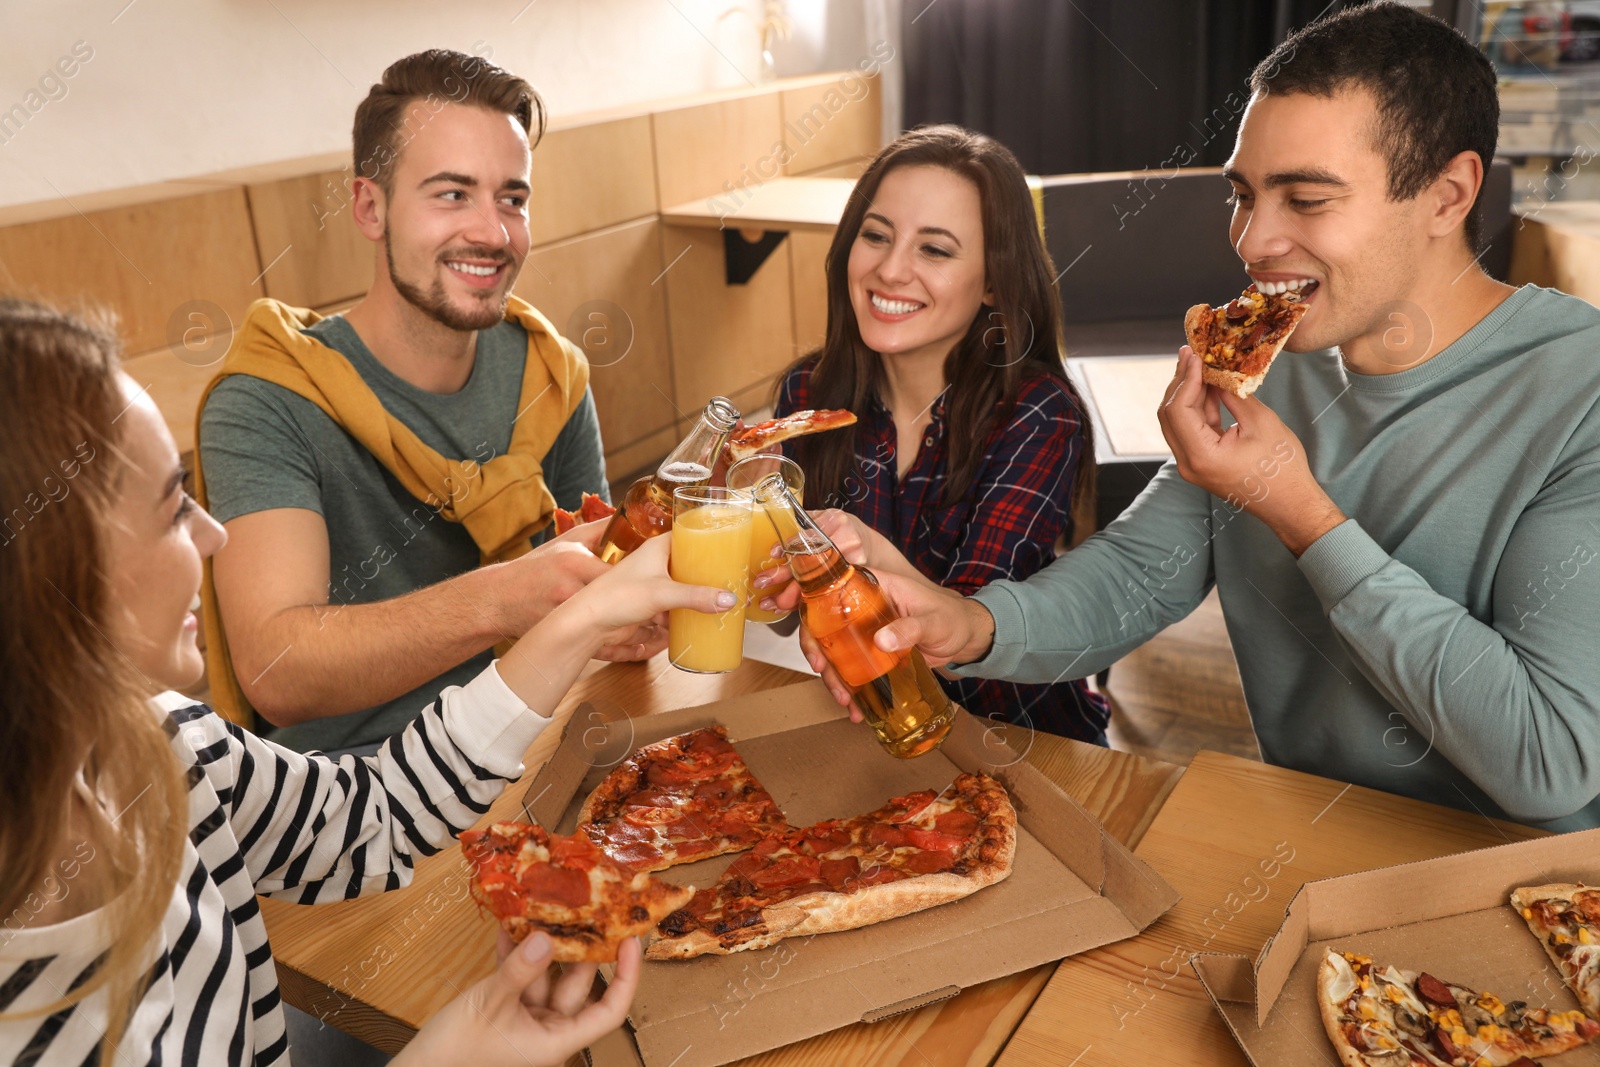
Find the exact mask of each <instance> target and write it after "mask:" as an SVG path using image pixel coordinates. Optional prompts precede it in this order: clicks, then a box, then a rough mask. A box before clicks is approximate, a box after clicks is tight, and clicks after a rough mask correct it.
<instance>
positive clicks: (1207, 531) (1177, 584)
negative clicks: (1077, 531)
mask: <svg viewBox="0 0 1600 1067" xmlns="http://www.w3.org/2000/svg"><path fill="white" fill-rule="evenodd" d="M1213 503H1215V505H1216V507H1217V508H1218V509H1222V508H1224V507H1226V505H1224V504H1222V503H1221V502H1217V501H1214V499H1213V498H1212V497H1211V496H1210V495H1209V494H1207V493H1206V492H1205V491H1204V490H1202V489H1198V488H1196V487H1195V486H1193V485H1190V484H1188V483H1187V482H1185V481H1183V480H1182V479H1181V478H1180V477H1179V476H1178V474H1177V471H1176V469H1174V468H1173V467H1172V465H1171V464H1168V465H1167V466H1166V467H1164V468H1163V469H1162V470H1161V472H1160V473H1159V474H1157V476H1156V478H1155V480H1154V481H1152V482H1151V484H1150V486H1149V487H1148V488H1147V489H1146V490H1145V491H1144V493H1143V494H1141V495H1140V496H1139V498H1138V499H1137V500H1136V501H1135V502H1134V503H1133V505H1132V506H1130V508H1129V509H1128V512H1127V513H1125V514H1124V515H1123V516H1122V517H1121V518H1119V519H1117V521H1116V522H1113V523H1112V524H1111V525H1110V526H1108V527H1107V528H1106V529H1105V530H1103V531H1101V532H1100V533H1098V534H1095V535H1094V536H1093V537H1091V538H1090V539H1089V540H1088V541H1085V542H1084V543H1083V544H1081V545H1079V546H1078V547H1077V548H1075V549H1073V550H1072V551H1070V552H1068V553H1067V554H1066V555H1064V556H1062V557H1061V558H1060V559H1058V560H1056V561H1055V562H1054V563H1052V564H1050V565H1049V566H1047V567H1045V568H1044V569H1043V570H1041V571H1039V572H1038V573H1036V574H1034V575H1032V576H1031V577H1029V578H1028V579H1027V580H1026V581H1021V582H1011V581H1001V582H994V583H991V584H990V585H988V586H985V587H984V588H983V589H981V590H979V591H978V593H977V594H976V595H975V597H974V600H975V601H976V602H977V605H981V607H982V608H984V609H987V613H988V614H989V615H990V618H989V619H988V620H982V619H978V618H977V616H973V619H974V622H975V623H976V624H980V625H987V626H989V627H992V636H990V635H988V634H984V633H983V632H982V631H981V630H978V631H975V632H974V640H973V642H972V643H971V644H970V645H969V647H968V648H967V649H965V650H963V655H961V656H958V657H957V658H956V660H955V661H954V664H953V665H952V669H954V670H956V671H957V673H959V674H961V675H963V676H966V677H974V678H1000V679H1004V680H1007V681H1012V682H1021V683H1052V682H1058V681H1063V680H1066V679H1069V678H1082V677H1084V676H1086V675H1089V674H1093V673H1095V672H1097V671H1099V670H1101V669H1103V668H1104V667H1106V666H1109V665H1110V664H1112V663H1115V662H1116V661H1117V660H1118V659H1120V658H1122V657H1123V656H1124V655H1126V654H1127V653H1128V652H1129V651H1131V650H1132V649H1134V648H1137V647H1138V646H1139V645H1141V644H1143V643H1144V642H1145V641H1146V640H1148V639H1149V638H1150V637H1151V636H1153V635H1154V634H1156V633H1157V632H1159V631H1160V630H1161V629H1163V628H1164V627H1166V626H1168V625H1170V624H1171V623H1173V622H1176V621H1177V620H1178V619H1181V618H1183V617H1184V616H1185V615H1187V614H1188V613H1189V612H1190V611H1193V610H1194V608H1195V606H1196V605H1198V604H1199V603H1200V601H1201V600H1202V599H1204V597H1205V595H1206V592H1207V591H1208V590H1209V589H1210V586H1211V531H1212V529H1213V525H1212V524H1213V521H1214V520H1213V516H1212V514H1211V512H1210V510H1209V508H1210V505H1211V504H1213ZM986 637H987V638H988V640H987V643H986V642H985V640H984V638H986ZM991 646H992V647H991ZM968 656H970V657H971V658H970V659H969V658H967V657H968ZM980 657H981V658H980ZM974 660H975V661H976V662H974Z"/></svg>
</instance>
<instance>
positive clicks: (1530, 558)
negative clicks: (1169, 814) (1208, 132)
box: [780, 2, 1600, 829]
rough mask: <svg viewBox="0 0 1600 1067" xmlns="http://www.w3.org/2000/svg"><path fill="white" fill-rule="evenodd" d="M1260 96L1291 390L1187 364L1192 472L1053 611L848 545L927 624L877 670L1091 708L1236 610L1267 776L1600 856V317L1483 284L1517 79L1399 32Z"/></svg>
mask: <svg viewBox="0 0 1600 1067" xmlns="http://www.w3.org/2000/svg"><path fill="white" fill-rule="evenodd" d="M1251 89H1252V96H1251V99H1250V103H1249V106H1248V107H1247V109H1246V110H1245V112H1244V115H1243V119H1242V122H1241V125H1240V128H1239V134H1238V140H1237V143H1236V145H1235V147H1234V151H1233V155H1232V157H1231V158H1230V159H1229V160H1228V164H1227V166H1226V167H1225V168H1224V170H1223V174H1224V176H1225V178H1226V179H1227V181H1228V183H1229V185H1230V186H1231V187H1232V191H1233V204H1234V210H1233V219H1232V223H1231V227H1230V231H1229V233H1230V237H1231V239H1232V242H1233V245H1234V248H1235V250H1236V251H1237V252H1238V255H1239V258H1240V260H1241V262H1242V264H1243V267H1244V270H1245V273H1246V274H1248V276H1249V278H1250V280H1251V281H1252V282H1253V283H1254V285H1255V287H1256V289H1257V290H1258V291H1260V292H1263V293H1269V294H1281V293H1284V292H1287V291H1289V290H1291V289H1292V290H1297V291H1298V292H1299V293H1300V294H1301V296H1302V301H1301V302H1302V303H1303V304H1304V306H1305V308H1306V310H1305V313H1304V317H1303V318H1302V319H1301V320H1300V322H1299V324H1298V325H1297V326H1296V328H1295V330H1294V333H1293V334H1292V335H1291V336H1290V338H1289V340H1288V343H1287V346H1286V351H1285V352H1284V354H1283V355H1282V356H1281V357H1279V359H1278V362H1277V365H1276V366H1275V368H1274V370H1273V372H1272V375H1271V376H1270V377H1268V378H1267V380H1266V381H1265V382H1264V384H1262V386H1261V388H1260V390H1259V392H1257V393H1256V394H1255V395H1254V396H1251V397H1249V398H1247V399H1241V398H1239V397H1236V396H1233V395H1230V394H1228V393H1224V392H1222V391H1220V390H1217V389H1215V388H1213V387H1210V386H1207V385H1206V384H1205V382H1204V381H1203V378H1202V375H1203V367H1204V364H1203V363H1202V361H1201V359H1200V358H1199V357H1198V356H1197V355H1196V354H1195V353H1194V352H1193V351H1192V350H1191V349H1190V348H1189V347H1188V346H1185V347H1184V348H1183V350H1182V352H1181V354H1180V357H1179V361H1178V367H1177V374H1176V375H1175V377H1174V379H1173V381H1172V384H1171V386H1170V387H1169V388H1168V390H1167V393H1166V396H1165V398H1164V399H1163V402H1162V404H1161V408H1160V420H1161V425H1162V429H1163V431H1164V433H1165V435H1166V439H1167V441H1168V443H1169V444H1170V446H1171V448H1172V453H1173V461H1172V462H1169V463H1168V464H1167V465H1166V466H1165V467H1164V468H1163V469H1162V470H1161V471H1160V472H1159V473H1158V474H1157V475H1156V477H1155V478H1154V479H1153V480H1152V481H1151V483H1150V485H1149V486H1148V487H1147V488H1146V489H1145V491H1144V493H1143V494H1142V495H1141V496H1140V497H1139V499H1138V500H1137V501H1136V502H1135V503H1134V504H1133V505H1132V506H1131V507H1130V508H1129V509H1128V510H1127V511H1126V512H1125V513H1124V514H1123V515H1122V517H1121V518H1119V519H1118V520H1117V521H1115V522H1114V523H1112V524H1110V526H1109V527H1108V528H1107V529H1105V530H1102V531H1100V532H1099V533H1097V534H1096V535H1095V536H1093V537H1091V538H1090V539H1089V540H1088V541H1086V542H1085V543H1084V544H1082V545H1080V546H1079V547H1077V548H1075V549H1074V550H1073V551H1072V552H1070V553H1068V554H1066V555H1065V556H1062V557H1061V558H1059V559H1057V560H1056V561H1055V562H1053V563H1052V564H1051V565H1050V566H1048V567H1047V568H1045V569H1044V570H1043V571H1041V572H1039V573H1038V574H1036V575H1035V576H1033V577H1032V578H1030V579H1029V580H1027V581H1022V582H1012V581H997V582H994V583H992V584H990V585H988V586H986V587H985V588H984V589H982V590H981V591H979V592H978V593H977V594H976V595H974V596H973V597H971V598H964V597H960V596H957V595H955V594H953V593H950V592H948V591H945V590H942V589H939V588H937V587H934V586H933V585H932V584H931V583H929V582H927V581H925V580H922V579H921V578H920V577H919V576H918V575H917V574H916V572H915V571H914V570H913V569H912V568H910V567H909V565H907V564H905V562H904V560H903V559H900V558H899V557H898V556H897V554H896V553H895V552H894V550H893V549H892V547H890V546H889V545H888V543H887V542H886V541H884V540H883V539H882V538H877V537H875V536H873V535H871V534H870V532H869V531H866V530H864V529H863V528H860V527H856V528H855V529H854V531H853V532H854V533H855V535H856V536H854V537H850V536H847V535H848V534H850V533H851V532H852V531H850V530H844V529H842V528H841V527H842V525H843V524H845V523H847V522H848V521H849V520H847V519H844V518H840V517H832V522H831V523H830V524H828V532H829V534H830V535H836V536H835V540H836V541H839V542H841V547H842V548H843V549H844V550H845V551H846V553H847V554H850V555H852V556H853V557H854V561H857V562H861V563H864V564H866V565H867V566H870V567H871V568H872V569H873V570H874V572H875V573H876V574H877V575H878V577H879V579H880V581H881V582H882V584H883V587H884V589H885V590H886V591H887V592H888V593H889V595H890V597H891V598H892V599H893V600H894V602H895V604H896V607H897V608H898V609H899V611H900V613H901V615H902V616H903V617H902V618H901V619H900V620H899V621H897V622H895V623H894V624H892V625H890V626H889V627H886V628H884V629H883V630H881V631H879V633H878V634H877V636H876V641H877V643H878V644H879V646H880V647H882V648H884V649H886V650H891V651H892V650H898V649H902V648H905V647H907V646H909V645H917V646H919V647H920V648H921V649H922V650H923V652H924V654H925V655H926V656H927V658H928V660H929V661H930V663H934V664H945V665H947V666H948V668H949V669H951V670H953V671H954V672H955V673H956V674H958V675H961V676H976V677H982V678H1000V679H1009V680H1011V681H1015V682H1041V681H1050V680H1056V679H1061V678H1076V677H1082V676H1087V675H1092V674H1094V673H1096V672H1098V671H1100V670H1102V669H1104V668H1106V667H1108V666H1109V665H1110V664H1112V663H1114V662H1116V661H1117V660H1118V659H1119V658H1121V657H1122V656H1124V655H1126V654H1127V653H1128V652H1129V651H1131V650H1132V649H1134V648H1136V647H1138V646H1139V645H1141V644H1142V643H1144V642H1145V641H1146V640H1148V639H1149V638H1150V637H1152V636H1154V635H1155V634H1156V633H1158V632H1159V631H1160V630H1162V629H1163V628H1165V627H1166V626H1168V625H1170V624H1172V623H1173V622H1176V621H1177V620H1179V619H1181V618H1183V617H1184V616H1185V615H1187V614H1188V613H1189V612H1190V611H1192V610H1194V608H1195V607H1196V606H1197V605H1198V604H1199V603H1200V602H1201V601H1202V600H1203V599H1204V598H1205V597H1206V595H1207V594H1208V593H1209V592H1210V590H1211V589H1212V587H1213V586H1215V587H1216V588H1217V589H1218V590H1219V591H1220V598H1221V602H1222V610H1223V614H1224V616H1225V618H1226V621H1227V626H1228V632H1229V635H1230V637H1231V638H1232V643H1233V647H1234V649H1235V650H1236V654H1237V658H1238V664H1239V673H1240V677H1241V680H1242V682H1243V687H1244V694H1245V699H1246V703H1247V705H1248V707H1249V710H1250V715H1251V719H1252V722H1253V725H1254V728H1255V734H1256V737H1257V738H1258V739H1259V741H1260V746H1261V754H1262V756H1263V757H1264V758H1265V759H1266V760H1267V761H1268V762H1270V763H1275V764H1279V765H1282V766H1287V767H1293V768H1297V769H1301V770H1305V771H1309V772H1311V773H1315V774H1319V775H1324V776H1327V777H1331V778H1336V779H1340V780H1343V781H1347V782H1354V783H1358V784H1361V785H1366V786H1369V787H1373V788H1377V789H1384V790H1388V791H1390V792H1394V793H1399V794H1404V795H1407V796H1411V797H1416V798H1419V799H1423V800H1427V801H1432V802H1434V803H1439V804H1447V805H1453V806H1456V807H1459V808H1463V809H1467V810H1473V809H1475V810H1477V811H1479V812H1482V813H1484V814H1487V815H1490V816H1495V815H1502V816H1509V817H1511V818H1514V819H1517V820H1520V821H1524V822H1530V823H1535V824H1539V825H1543V826H1546V827H1549V828H1552V829H1577V828H1583V827H1593V826H1597V825H1600V802H1597V800H1596V796H1597V794H1600V760H1595V759H1594V758H1593V755H1592V754H1593V753H1594V752H1596V751H1600V660H1597V659H1596V657H1595V655H1594V638H1593V634H1594V621H1595V619H1597V618H1600V576H1597V575H1600V569H1597V568H1596V566H1595V561H1596V560H1597V559H1600V360H1597V359H1596V358H1595V352H1596V350H1597V348H1600V311H1596V309H1595V308H1594V307H1593V306H1592V305H1590V304H1588V303H1585V302H1584V301H1581V300H1577V299H1574V298H1572V297H1570V296H1566V295H1563V294H1561V293H1559V292H1555V291H1552V290H1548V289H1541V288H1539V287H1537V286H1533V285H1525V286H1522V287H1521V288H1513V287H1512V286H1509V285H1506V284H1503V283H1501V282H1500V281H1497V280H1496V279H1494V278H1492V277H1490V276H1489V274H1487V273H1486V272H1485V271H1484V269H1483V267H1482V266H1481V265H1480V260H1479V258H1478V257H1479V255H1480V251H1481V249H1482V248H1483V234H1482V232H1481V228H1482V225H1483V223H1482V219H1481V216H1480V212H1479V208H1478V204H1479V201H1480V199H1481V193H1482V190H1483V188H1484V176H1485V171H1486V168H1487V167H1488V165H1489V162H1490V161H1491V160H1492V159H1493V158H1494V153H1495V143H1496V138H1497V135H1498V114H1499V102H1498V98H1497V96H1496V76H1495V72H1494V69H1493V67H1492V66H1491V64H1490V63H1489V61H1488V59H1487V58H1485V56H1484V55H1483V54H1482V53H1481V52H1480V51H1479V50H1478V49H1477V48H1476V47H1474V46H1473V44H1472V43H1471V42H1469V41H1467V40H1466V39H1465V38H1464V37H1462V36H1461V34H1459V33H1457V32H1456V31H1455V30H1453V29H1451V28H1450V27H1449V26H1447V25H1445V24H1444V23H1442V22H1440V21H1438V20H1436V19H1434V18H1432V17H1430V16H1428V15H1425V14H1422V13H1421V12H1419V11H1416V10H1412V9H1410V8H1408V7H1406V6H1404V5H1402V4H1398V3H1391V2H1377V3H1371V4H1366V5H1362V6H1360V7H1355V8H1351V9H1349V10H1346V11H1342V12H1340V13H1339V14H1337V15H1334V16H1331V17H1328V18H1325V19H1322V20H1320V21H1317V22H1315V23H1313V24H1312V25H1310V26H1308V27H1306V28H1305V29H1303V30H1300V31H1298V32H1297V33H1295V34H1294V35H1293V36H1291V37H1290V38H1289V39H1288V40H1287V41H1285V42H1284V44H1283V45H1282V46H1280V47H1279V48H1278V49H1277V50H1276V51H1275V52H1273V54H1272V55H1271V56H1269V57H1268V58H1267V59H1266V60H1264V61H1263V62H1262V63H1261V64H1260V65H1259V66H1258V67H1257V68H1256V70H1255V73H1254V74H1253V76H1252V78H1251ZM1179 254H1181V253H1179ZM1224 409H1226V416H1225V413H1224ZM1228 417H1231V418H1228ZM1225 418H1226V421H1225ZM793 597H794V593H793V592H792V591H789V590H786V591H785V598H786V599H788V600H792V599H793ZM780 606H787V605H786V604H785V603H783V602H782V601H780ZM808 654H809V655H810V656H811V658H812V663H813V665H814V666H816V667H818V668H819V669H821V668H822V667H823V666H824V665H825V664H824V661H823V660H822V658H821V657H820V655H818V654H816V652H815V650H814V649H811V650H808ZM829 682H830V684H831V685H832V686H833V687H834V690H835V695H836V697H838V698H840V700H841V702H842V703H843V702H847V701H848V696H849V694H848V691H847V690H846V688H845V687H844V686H843V685H842V684H841V683H840V681H839V680H838V679H837V677H835V676H830V677H829Z"/></svg>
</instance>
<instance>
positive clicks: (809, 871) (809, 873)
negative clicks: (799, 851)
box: [750, 856, 819, 889]
mask: <svg viewBox="0 0 1600 1067" xmlns="http://www.w3.org/2000/svg"><path fill="white" fill-rule="evenodd" d="M818 873H819V865H818V863H817V861H816V860H815V859H813V858H812V857H810V856H785V857H783V858H782V859H779V860H775V861H773V862H772V863H770V864H767V865H765V866H763V867H762V868H761V869H760V870H757V871H752V872H751V873H750V881H752V882H754V883H755V884H756V885H757V886H759V887H760V888H762V889H777V888H780V887H782V886H791V885H798V884H800V883H801V882H810V881H812V880H814V879H815V878H816V877H817V875H818Z"/></svg>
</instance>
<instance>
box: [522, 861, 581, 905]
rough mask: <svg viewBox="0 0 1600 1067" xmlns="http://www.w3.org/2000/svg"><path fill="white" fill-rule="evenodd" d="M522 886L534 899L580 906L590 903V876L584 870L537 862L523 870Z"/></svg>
mask: <svg viewBox="0 0 1600 1067" xmlns="http://www.w3.org/2000/svg"><path fill="white" fill-rule="evenodd" d="M522 888H523V889H524V890H526V892H527V894H528V897H529V898H530V899H532V900H537V901H541V902H544V903H548V904H561V905H564V906H566V907H569V908H579V907H582V906H583V905H585V904H587V903H589V876H588V875H587V874H585V873H584V872H583V871H575V870H571V869H569V868H566V867H552V866H550V865H549V864H545V863H536V864H534V865H533V866H532V867H529V868H528V869H527V870H526V871H523V872H522Z"/></svg>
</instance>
